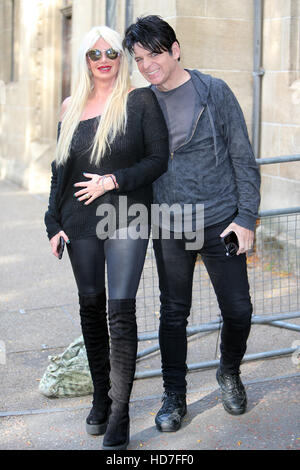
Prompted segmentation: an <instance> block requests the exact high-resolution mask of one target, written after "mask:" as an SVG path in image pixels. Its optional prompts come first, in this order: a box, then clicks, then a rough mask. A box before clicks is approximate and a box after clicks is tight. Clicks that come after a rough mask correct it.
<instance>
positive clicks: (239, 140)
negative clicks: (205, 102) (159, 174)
mask: <svg viewBox="0 0 300 470" xmlns="http://www.w3.org/2000/svg"><path fill="white" fill-rule="evenodd" d="M218 83H219V85H221V86H220V87H218V88H219V92H220V91H221V93H222V95H219V105H218V112H219V113H220V115H221V118H222V121H223V124H224V133H225V139H226V141H227V145H228V151H229V156H230V159H231V162H232V165H233V169H234V173H235V181H236V185H237V190H238V214H237V216H236V217H235V219H234V222H235V223H236V224H238V225H240V226H242V227H244V228H248V229H250V230H254V228H255V222H256V219H257V217H258V208H259V204H260V181H261V178H260V172H259V168H258V165H257V163H256V161H255V157H254V154H253V150H252V147H251V144H250V141H249V136H248V131H247V127H246V123H245V119H244V115H243V112H242V110H241V107H240V105H239V103H238V101H237V99H236V97H235V96H234V94H233V92H232V91H231V89H230V88H229V86H228V85H227V84H226V83H225V82H223V81H222V80H218Z"/></svg>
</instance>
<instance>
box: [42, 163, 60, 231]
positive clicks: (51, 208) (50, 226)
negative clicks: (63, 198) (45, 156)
mask: <svg viewBox="0 0 300 470" xmlns="http://www.w3.org/2000/svg"><path fill="white" fill-rule="evenodd" d="M51 169H52V176H51V185H50V195H49V203H48V210H47V211H46V213H45V218H44V220H45V225H46V232H47V236H48V238H49V240H50V239H51V238H52V237H53V236H54V235H56V234H57V233H58V232H60V231H61V230H62V228H61V226H60V224H59V220H58V216H57V211H56V193H57V182H58V181H57V174H58V173H57V168H56V163H55V161H53V162H52V164H51Z"/></svg>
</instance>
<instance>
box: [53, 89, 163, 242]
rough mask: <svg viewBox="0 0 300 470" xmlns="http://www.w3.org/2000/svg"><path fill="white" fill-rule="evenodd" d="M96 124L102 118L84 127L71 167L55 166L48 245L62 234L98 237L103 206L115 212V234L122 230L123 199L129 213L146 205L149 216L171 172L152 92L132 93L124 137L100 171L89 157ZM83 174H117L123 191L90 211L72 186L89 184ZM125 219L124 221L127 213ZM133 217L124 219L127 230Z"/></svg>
mask: <svg viewBox="0 0 300 470" xmlns="http://www.w3.org/2000/svg"><path fill="white" fill-rule="evenodd" d="M98 122H99V117H95V118H91V119H87V120H85V121H80V123H79V125H78V127H77V130H76V132H75V133H74V136H73V139H72V143H71V150H70V155H69V158H68V159H67V161H66V162H65V163H64V164H63V165H59V166H58V167H57V166H56V163H55V161H53V162H52V164H51V167H52V178H51V188H50V197H49V206H48V210H47V212H46V213H45V224H46V230H47V235H48V238H49V239H51V238H52V237H53V236H54V235H56V234H57V233H58V232H59V231H60V230H64V231H65V233H66V234H67V236H68V237H69V239H70V240H74V239H79V238H85V237H90V236H96V226H97V224H98V222H99V221H100V220H101V217H99V215H98V216H97V215H96V211H97V208H98V206H99V205H102V204H111V205H112V206H114V208H115V210H116V228H119V226H120V225H119V223H118V222H119V220H120V219H119V203H120V199H119V197H120V196H127V201H126V203H127V207H128V208H129V207H130V206H131V205H132V204H136V203H139V204H141V203H142V204H144V205H145V206H146V207H147V209H148V215H150V212H151V211H150V206H151V203H152V182H153V181H155V180H156V179H157V178H158V177H159V176H160V175H161V174H162V173H164V172H165V171H166V170H167V166H168V156H169V155H168V153H169V151H168V146H169V144H168V130H167V127H166V124H165V121H164V117H163V114H162V111H161V109H160V106H159V104H158V102H157V99H156V97H155V95H154V93H153V92H152V91H151V90H150V89H149V88H137V89H135V90H133V91H131V92H130V93H129V95H128V101H127V127H126V132H125V134H119V135H117V137H116V138H115V140H114V142H113V143H112V144H111V146H110V147H111V148H110V150H108V151H107V152H106V154H105V155H104V157H103V158H102V159H101V161H100V164H99V165H98V166H96V165H95V164H92V163H90V155H91V144H92V142H93V138H94V135H95V130H96V126H97V124H98ZM59 129H60V123H59ZM59 129H58V131H59ZM83 173H97V174H99V175H105V174H109V173H113V174H114V175H115V177H116V180H117V183H118V185H119V189H118V190H112V191H108V192H106V193H105V194H103V195H102V196H100V197H98V198H97V199H95V200H94V201H93V202H91V203H90V204H88V205H87V206H86V205H84V202H85V201H78V200H77V198H76V197H74V193H75V192H77V191H79V190H80V189H83V188H81V187H74V183H78V182H80V181H90V179H88V178H85V177H84V176H83ZM124 200H125V198H122V204H123V203H124ZM120 207H124V206H120ZM123 212H124V211H123ZM122 216H123V220H124V213H123V214H122ZM135 217H137V215H135V216H131V217H129V216H127V217H125V220H126V222H127V224H128V223H129V222H130V221H131V220H132V219H134V218H135Z"/></svg>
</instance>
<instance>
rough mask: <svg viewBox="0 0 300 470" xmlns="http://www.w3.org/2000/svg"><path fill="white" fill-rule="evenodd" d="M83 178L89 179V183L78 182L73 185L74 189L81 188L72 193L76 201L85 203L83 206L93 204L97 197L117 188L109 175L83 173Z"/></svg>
mask: <svg viewBox="0 0 300 470" xmlns="http://www.w3.org/2000/svg"><path fill="white" fill-rule="evenodd" d="M83 176H85V177H86V178H90V181H80V182H78V183H75V184H74V186H75V187H82V188H83V189H81V190H80V191H77V192H76V193H74V196H75V197H77V198H78V201H86V199H87V201H86V202H85V203H84V205H85V206H87V205H88V204H90V203H91V202H93V201H94V200H95V199H97V197H99V196H102V194H104V193H106V192H107V191H110V190H112V189H115V188H116V187H117V186H116V184H115V182H114V179H113V177H111V175H103V176H100V175H97V174H96V173H83Z"/></svg>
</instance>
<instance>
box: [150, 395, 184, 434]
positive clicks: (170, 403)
mask: <svg viewBox="0 0 300 470" xmlns="http://www.w3.org/2000/svg"><path fill="white" fill-rule="evenodd" d="M162 401H163V406H162V407H161V409H160V410H159V412H158V413H157V415H156V417H155V424H156V427H157V429H158V430H159V431H162V432H173V431H178V429H179V428H180V426H181V418H182V417H183V416H184V415H185V414H186V396H185V394H184V395H181V394H178V393H175V392H165V393H164V394H163V397H162Z"/></svg>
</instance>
